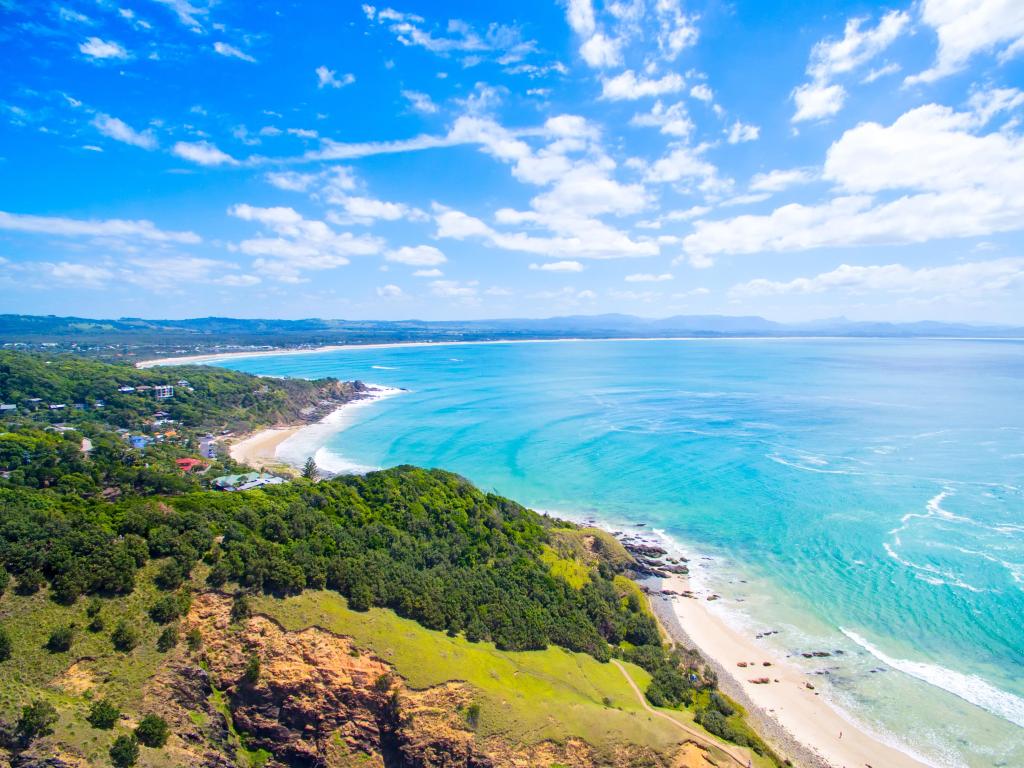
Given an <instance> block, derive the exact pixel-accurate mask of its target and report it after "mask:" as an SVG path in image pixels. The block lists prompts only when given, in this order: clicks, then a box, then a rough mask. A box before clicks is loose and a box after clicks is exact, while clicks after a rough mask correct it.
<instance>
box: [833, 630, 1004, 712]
mask: <svg viewBox="0 0 1024 768" xmlns="http://www.w3.org/2000/svg"><path fill="white" fill-rule="evenodd" d="M840 631H841V632H842V633H843V634H844V635H846V636H847V637H848V638H850V640H852V641H853V642H854V643H856V644H857V645H859V646H860V647H861V648H863V649H864V650H865V651H867V652H868V653H870V654H871V655H872V656H874V657H875V658H876V659H878V660H879V661H881V662H882V663H883V664H885V665H887V666H889V667H892V668H893V669H895V670H898V671H899V672H902V673H904V674H905V675H910V676H911V677H915V678H917V679H918V680H921V681H923V682H925V683H928V684H929V685H934V686H935V687H936V688H941V689H942V690H944V691H948V692H949V693H952V694H953V695H954V696H959V697H960V698H961V699H963V700H964V701H967V702H970V703H971V704H974V705H975V706H976V707H981V708H982V709H984V710H986V711H988V712H991V713H992V714H994V715H998V716H999V717H1001V718H1003V719H1004V720H1008V721H1009V722H1011V723H1013V724H1014V725H1018V726H1020V727H1021V728H1024V699H1022V698H1021V697H1019V696H1016V695H1014V694H1012V693H1010V692H1008V691H1004V690H1002V689H1000V688H996V687H995V686H994V685H992V684H991V683H989V682H987V681H986V680H984V679H982V678H980V677H978V676H977V675H967V674H964V673H963V672H957V671H956V670H954V669H947V668H946V667H943V666H940V665H938V664H931V663H929V662H926V661H914V660H912V659H897V658H895V657H893V656H890V655H889V654H887V653H886V652H885V651H883V650H881V649H880V648H879V647H878V646H876V645H874V644H872V643H871V642H870V641H868V640H866V639H865V638H863V637H861V636H860V635H858V634H857V633H856V632H854V631H852V630H849V629H844V628H843V627H840Z"/></svg>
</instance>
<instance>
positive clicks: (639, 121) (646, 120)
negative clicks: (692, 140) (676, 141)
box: [629, 99, 694, 138]
mask: <svg viewBox="0 0 1024 768" xmlns="http://www.w3.org/2000/svg"><path fill="white" fill-rule="evenodd" d="M629 122H630V125H640V126H650V127H653V128H659V129H660V130H661V132H662V133H664V134H666V135H668V136H677V137H679V138H685V137H687V136H689V135H690V133H691V132H692V131H693V128H694V125H693V121H692V120H690V117H689V115H687V113H686V107H685V106H683V103H682V102H677V103H675V104H672V105H671V106H668V107H666V106H665V105H664V104H663V103H662V102H661V99H658V101H656V102H654V106H653V107H651V111H650V112H644V113H639V114H636V115H633V118H632V119H631V120H630V121H629Z"/></svg>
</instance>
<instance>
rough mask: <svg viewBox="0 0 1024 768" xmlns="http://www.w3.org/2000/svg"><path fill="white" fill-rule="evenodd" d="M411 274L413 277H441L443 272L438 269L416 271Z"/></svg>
mask: <svg viewBox="0 0 1024 768" xmlns="http://www.w3.org/2000/svg"><path fill="white" fill-rule="evenodd" d="M412 274H413V276H414V277H441V276H442V275H443V274H444V272H442V271H441V270H440V269H417V270H416V271H415V272H413V273H412Z"/></svg>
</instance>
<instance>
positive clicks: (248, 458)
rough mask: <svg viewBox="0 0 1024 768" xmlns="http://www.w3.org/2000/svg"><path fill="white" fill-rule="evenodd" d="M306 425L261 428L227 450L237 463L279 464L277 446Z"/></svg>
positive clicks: (262, 465) (258, 466)
mask: <svg viewBox="0 0 1024 768" xmlns="http://www.w3.org/2000/svg"><path fill="white" fill-rule="evenodd" d="M342 407H344V406H342ZM306 426H308V425H306V424H295V425H293V426H289V427H271V428H269V429H263V430H260V431H259V432H255V433H253V434H251V435H247V436H245V437H243V438H241V439H240V440H238V441H236V442H234V443H232V444H231V446H230V448H229V449H228V452H229V453H230V454H231V458H232V459H234V460H235V461H237V462H238V463H239V464H247V465H249V466H250V467H256V468H257V469H259V468H260V467H264V466H267V467H269V466H271V465H274V466H280V465H281V464H282V462H281V461H280V459H278V458H277V447H278V446H279V445H280V444H281V443H283V442H284V441H285V440H287V439H288V438H289V437H291V436H292V435H295V434H296V433H298V432H299V430H301V429H303V428H304V427H306Z"/></svg>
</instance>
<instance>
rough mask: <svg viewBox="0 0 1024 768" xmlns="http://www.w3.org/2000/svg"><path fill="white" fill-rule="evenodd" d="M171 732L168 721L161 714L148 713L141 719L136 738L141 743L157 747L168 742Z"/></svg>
mask: <svg viewBox="0 0 1024 768" xmlns="http://www.w3.org/2000/svg"><path fill="white" fill-rule="evenodd" d="M170 734H171V731H170V728H168V727H167V721H166V720H164V719H163V718H162V717H160V716H159V715H146V716H145V717H144V718H142V720H141V721H139V725H138V727H136V729H135V738H137V739H138V740H139V742H140V743H141V744H143V745H144V746H147V747H154V748H157V749H159V748H160V747H162V746H163V745H164V744H166V743H167V737H168V736H170Z"/></svg>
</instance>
